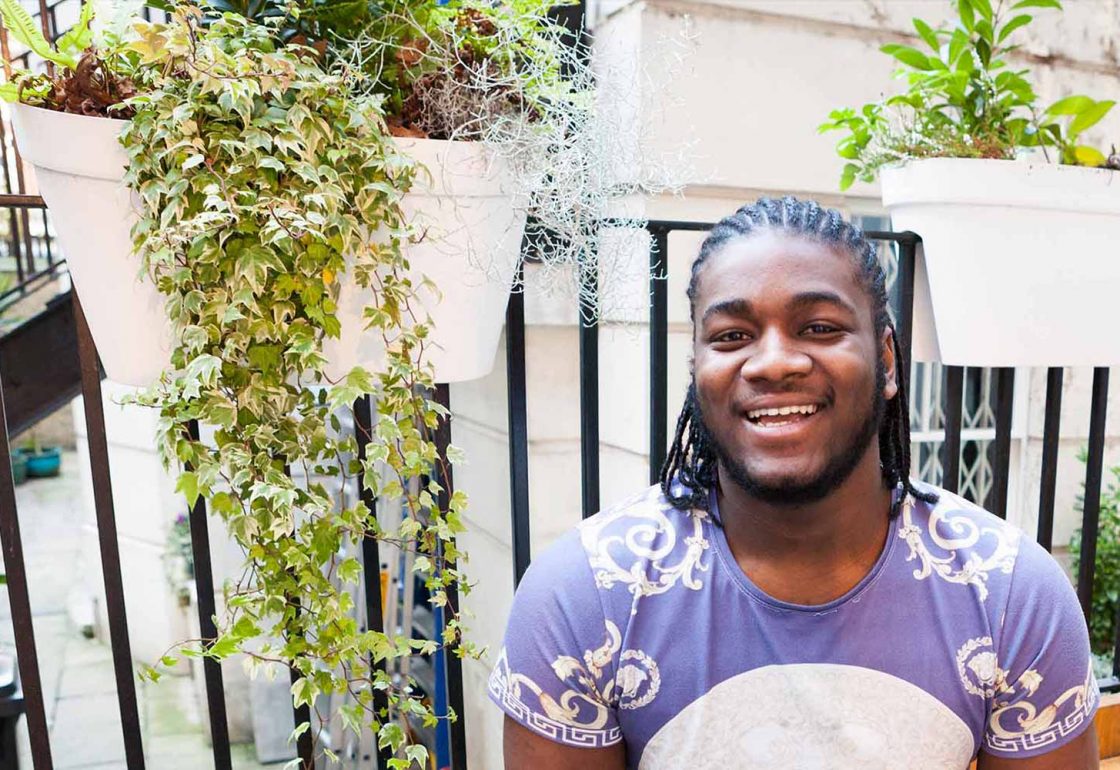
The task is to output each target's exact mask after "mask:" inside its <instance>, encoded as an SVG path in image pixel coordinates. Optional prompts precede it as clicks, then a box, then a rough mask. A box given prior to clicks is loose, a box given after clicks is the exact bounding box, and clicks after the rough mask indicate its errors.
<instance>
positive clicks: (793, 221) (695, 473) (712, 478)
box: [661, 196, 937, 510]
mask: <svg viewBox="0 0 1120 770" xmlns="http://www.w3.org/2000/svg"><path fill="white" fill-rule="evenodd" d="M766 230H777V231H780V232H784V233H790V234H793V235H799V236H803V237H805V238H809V239H811V240H813V241H816V242H818V243H822V244H824V245H826V246H831V247H834V248H835V249H836V250H838V251H842V252H844V253H847V254H850V255H851V257H852V260H853V262H854V263H855V266H856V268H857V270H858V273H859V280H860V283H861V285H862V286H863V288H864V290H865V291H866V292H867V295H868V297H869V298H870V300H871V308H872V313H873V315H874V324H875V337H876V339H879V338H881V337H882V334H883V331H884V330H886V329H888V328H889V329H891V331H892V337H893V339H894V353H895V360H896V361H897V362H898V364H897V366H896V370H895V376H896V378H897V381H898V383H897V384H898V393H897V394H896V395H895V397H894V398H892V399H891V400H890V401H888V402H887V405H886V409H885V411H884V413H883V419H882V422H881V424H880V426H879V453H880V461H881V463H882V469H883V482H884V483H885V484H886V485H887V486H889V487H892V488H901V489H902V491H903V492H904V495H905V494H909V495H912V496H913V497H916V498H918V499H920V500H924V501H926V502H930V503H933V502H936V501H937V495H936V494H933V493H931V492H923V491H921V490H919V489H916V488H915V487H914V485H913V483H912V482H911V480H910V412H909V408H910V407H909V402H908V400H907V398H906V372H904V371H903V368H904V367H903V366H902V362H903V361H904V359H903V357H902V349H901V347H900V346H899V341H898V334H895V333H893V332H894V324H893V323H892V322H891V317H890V310H889V304H888V297H887V279H886V275H885V274H884V272H883V267H882V265H881V264H880V263H879V257H878V254H877V253H876V251H875V246H874V245H873V244H872V243H871V242H870V241H869V240H868V239H867V238H866V237H865V236H864V234H863V230H861V229H860V228H859V227H857V226H856V225H853V224H852V223H851V222H848V221H846V220H845V219H844V217H843V216H842V215H841V214H840V212H838V211H836V210H834V209H826V208H822V207H821V205H820V204H819V203H817V202H816V201H811V200H799V199H797V198H794V197H792V196H786V197H784V198H781V199H777V198H760V199H758V200H757V201H755V202H754V203H752V204H749V205H746V206H743V207H742V208H740V209H739V210H738V211H736V212H735V213H734V214H731V215H730V216H727V217H724V218H723V219H721V220H720V221H719V222H718V223H716V225H715V227H713V228H712V229H711V231H710V232H709V233H708V237H707V238H705V239H704V242H703V244H701V246H700V253H699V254H698V255H697V257H696V259H695V260H694V261H693V263H692V273H691V276H690V278H689V282H688V303H689V309H690V311H691V315H692V317H693V318H695V316H696V289H697V284H698V282H699V275H700V269H701V268H702V267H703V265H704V263H705V261H706V260H707V259H708V257H710V256H711V255H712V254H714V253H716V252H717V251H719V250H720V249H722V248H723V247H724V246H725V245H727V243H728V242H729V241H731V240H733V239H735V238H744V237H748V236H750V235H752V234H754V233H758V232H763V231H766ZM716 463H717V461H716V454H715V450H714V448H713V447H711V446H710V445H709V443H708V441H707V439H706V438H705V431H704V430H703V428H702V425H701V423H700V408H699V402H698V400H697V396H696V386H695V384H691V385H689V388H688V393H687V394H686V396H685V402H684V406H683V408H682V409H681V414H680V417H678V418H677V429H676V433H675V434H674V437H673V444H672V446H671V447H670V448H669V453H668V455H667V456H666V458H665V464H664V465H663V466H662V467H661V490H662V492H663V493H664V494H665V497H666V498H667V499H668V500H669V501H670V502H671V503H672V504H673V505H674V506H675V507H676V508H680V509H691V508H701V509H704V510H707V509H708V506H709V495H710V493H711V490H713V489H714V488H715V483H716ZM900 500H901V498H900ZM895 510H897V506H896V507H895Z"/></svg>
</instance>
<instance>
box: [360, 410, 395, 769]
mask: <svg viewBox="0 0 1120 770" xmlns="http://www.w3.org/2000/svg"><path fill="white" fill-rule="evenodd" d="M372 434H373V404H372V399H370V397H369V396H368V395H365V396H362V397H361V398H359V399H358V400H357V401H355V402H354V436H355V438H356V439H357V442H358V461H359V462H361V463H362V464H363V468H364V466H365V459H366V447H368V446H369V441H370V437H371V436H372ZM358 497H359V498H360V499H361V501H362V503H364V504H365V506H366V510H368V511H369V515H370V516H373V517H374V518H376V517H377V498H375V497H374V496H373V492H372V491H371V490H370V489H369V488H368V487H367V486H366V482H365V471H364V470H362V471H359V472H358ZM362 577H363V583H362V588H363V590H364V591H365V594H366V628H367V629H368V630H370V631H375V632H377V633H379V634H380V633H384V632H385V609H384V607H382V605H381V549H380V548H379V547H378V542H377V533H376V532H373V531H370V532H366V533H365V536H364V537H363V538H362ZM369 671H370V692H371V694H372V696H373V704H372V705H373V710H374V711H375V712H376V713H377V717H378V720H379V721H380V720H381V719H388V718H389V696H388V693H386V692H385V691H384V690H378V689H377V688H375V687H374V686H373V681H374V676H375V672H378V671H385V661H384V660H382V661H380V662H378V661H375V660H374V658H373V656H372V655H371V656H370V659H369ZM373 751H374V752H375V755H376V759H375V760H374V762H375V765H376V768H377V770H385V768H386V767H388V762H389V760H390V759H392V753H391V752H390V751H389V749H388V747H386V748H384V749H382V748H378V745H377V734H376V733H375V734H374V736H373Z"/></svg>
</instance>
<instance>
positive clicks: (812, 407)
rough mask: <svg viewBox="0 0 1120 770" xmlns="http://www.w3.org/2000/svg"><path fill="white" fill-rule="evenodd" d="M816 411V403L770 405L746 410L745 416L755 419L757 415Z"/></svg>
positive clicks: (766, 415) (782, 414)
mask: <svg viewBox="0 0 1120 770" xmlns="http://www.w3.org/2000/svg"><path fill="white" fill-rule="evenodd" d="M816 411H817V405H816V404H805V405H801V406H781V407H770V408H767V409H752V410H751V411H749V412H747V418H748V419H750V420H757V419H758V418H759V417H781V416H784V415H787V414H813V413H814V412H816ZM781 424H784V423H781Z"/></svg>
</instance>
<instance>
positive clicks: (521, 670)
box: [489, 532, 622, 748]
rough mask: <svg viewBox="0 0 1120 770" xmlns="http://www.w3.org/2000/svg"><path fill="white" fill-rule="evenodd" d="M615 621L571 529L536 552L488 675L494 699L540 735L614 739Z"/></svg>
mask: <svg viewBox="0 0 1120 770" xmlns="http://www.w3.org/2000/svg"><path fill="white" fill-rule="evenodd" d="M621 643H622V640H621V634H620V632H619V629H618V626H617V625H616V624H615V623H612V622H611V621H610V620H608V619H607V618H606V617H605V616H604V612H603V607H602V604H601V602H600V599H599V592H598V589H597V587H596V585H595V579H594V576H593V575H592V572H591V568H590V566H589V565H588V563H587V557H586V555H585V554H584V551H583V547H582V546H581V545H580V542H579V539H578V536H577V535H576V534H575V533H574V532H573V533H569V534H568V535H565V536H564V537H563V538H561V539H560V540H559V541H557V543H556V544H555V545H554V546H553V547H552V548H550V549H549V550H548V551H546V552H545V553H543V554H541V555H540V556H537V557H536V558H534V559H533V562H532V564H531V565H530V567H529V569H528V570H527V571H526V572H525V575H524V577H523V578H522V580H521V584H520V586H519V587H518V589H517V593H516V595H515V596H514V599H513V608H512V609H511V610H510V616H509V623H508V625H507V627H506V634H505V640H504V643H503V646H502V649H501V652H500V653H499V655H498V661H497V664H496V665H495V667H494V670H493V672H492V673H491V675H490V681H489V692H490V698H491V700H493V701H494V702H495V703H496V704H497V705H498V706H499V707H500V708H501V709H502V710H503V711H504V712H505V713H506V714H508V715H509V716H510V717H512V718H513V719H514V720H515V721H517V722H518V723H520V724H521V725H524V726H525V727H527V728H529V729H530V730H532V731H533V732H535V733H537V734H538V735H542V736H544V737H545V738H549V739H551V740H554V741H556V742H558V743H563V744H567V745H569V746H578V747H582V748H601V747H604V746H610V745H611V744H614V743H618V742H619V741H620V740H622V733H621V731H620V729H619V725H618V716H617V708H618V704H617V698H615V697H614V695H613V691H614V689H615V688H614V684H613V683H614V677H615V667H616V663H617V660H618V658H617V656H618V651H619V649H620V647H621Z"/></svg>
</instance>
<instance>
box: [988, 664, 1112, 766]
mask: <svg viewBox="0 0 1120 770" xmlns="http://www.w3.org/2000/svg"><path fill="white" fill-rule="evenodd" d="M1018 684H1019V686H1021V687H1022V688H1023V692H1022V695H1021V696H1020V697H1019V699H1018V700H1017V701H1015V702H1014V703H1012V702H1011V701H1010V698H1011V697H1012V696H1014V695H1016V693H1017V692H1018V691H1017V690H1016V689H1015V688H1012V687H1007V688H1006V689H1005V690H1004V691H1003V692H1002V693H1000V695H999V696H998V697H997V698H996V703H995V705H994V708H993V709H992V715H991V717H989V719H988V732H987V739H986V740H987V743H988V745H989V746H990V747H992V748H993V749H1002V750H1004V751H1028V750H1030V749H1038V748H1043V747H1045V746H1049V745H1051V744H1052V743H1054V742H1055V741H1057V740H1058V739H1059V738H1062V737H1064V736H1066V735H1071V734H1073V733H1075V732H1077V731H1078V729H1080V728H1081V726H1082V725H1083V724H1084V723H1085V721H1086V720H1088V719H1089V718H1090V715H1091V714H1092V713H1093V708H1094V706H1095V705H1096V702H1097V699H1098V698H1099V694H1098V688H1097V681H1096V679H1095V678H1094V677H1093V665H1092V662H1090V663H1089V666H1088V669H1087V670H1086V672H1085V681H1084V682H1082V683H1081V684H1079V685H1077V686H1075V687H1070V688H1069V689H1068V690H1065V691H1064V692H1063V693H1062V694H1061V695H1059V696H1058V697H1057V698H1055V699H1054V701H1053V702H1052V703H1049V704H1047V705H1046V706H1044V707H1043V708H1041V709H1040V708H1038V707H1037V706H1036V705H1035V704H1034V703H1031V701H1030V700H1029V699H1028V698H1029V696H1030V695H1033V694H1034V693H1035V692H1036V691H1037V690H1038V688H1039V685H1041V684H1042V676H1041V675H1040V674H1039V673H1038V672H1037V671H1035V670H1033V669H1028V670H1027V671H1026V672H1025V673H1024V674H1023V676H1021V677H1019V681H1018ZM1071 702H1072V703H1071ZM1067 703H1071V705H1072V711H1070V712H1069V713H1068V714H1067V715H1066V717H1065V718H1064V719H1058V718H1057V717H1058V712H1059V711H1060V710H1061V709H1062V707H1063V706H1066V704H1067ZM1068 708H1069V707H1067V710H1068Z"/></svg>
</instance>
